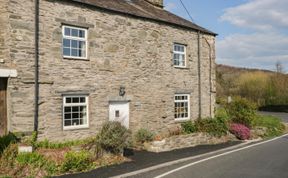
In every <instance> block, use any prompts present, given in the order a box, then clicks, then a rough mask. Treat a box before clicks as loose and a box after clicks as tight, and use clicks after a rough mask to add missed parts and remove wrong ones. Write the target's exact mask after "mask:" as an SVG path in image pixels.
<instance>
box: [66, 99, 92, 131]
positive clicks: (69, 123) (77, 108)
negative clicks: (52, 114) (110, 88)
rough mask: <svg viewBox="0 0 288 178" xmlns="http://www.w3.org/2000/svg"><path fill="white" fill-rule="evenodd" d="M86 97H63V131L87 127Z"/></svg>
mask: <svg viewBox="0 0 288 178" xmlns="http://www.w3.org/2000/svg"><path fill="white" fill-rule="evenodd" d="M88 113H89V112H88V96H87V95H67V96H63V129H64V130H69V129H78V128H88V127H89V117H88Z"/></svg>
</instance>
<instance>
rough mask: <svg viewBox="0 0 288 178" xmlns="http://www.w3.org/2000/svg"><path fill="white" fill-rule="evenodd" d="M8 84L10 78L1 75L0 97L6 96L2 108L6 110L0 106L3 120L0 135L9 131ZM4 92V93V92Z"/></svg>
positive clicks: (1, 119) (0, 117)
mask: <svg viewBox="0 0 288 178" xmlns="http://www.w3.org/2000/svg"><path fill="white" fill-rule="evenodd" d="M7 86H8V78H5V77H0V97H4V99H3V101H4V102H3V103H4V105H3V107H2V109H3V110H4V112H3V111H2V109H1V107H0V111H1V113H2V114H1V113H0V114H1V116H0V122H3V123H2V125H1V128H0V129H1V130H2V131H0V136H3V135H5V134H7V133H8V102H7ZM2 92H3V93H2Z"/></svg>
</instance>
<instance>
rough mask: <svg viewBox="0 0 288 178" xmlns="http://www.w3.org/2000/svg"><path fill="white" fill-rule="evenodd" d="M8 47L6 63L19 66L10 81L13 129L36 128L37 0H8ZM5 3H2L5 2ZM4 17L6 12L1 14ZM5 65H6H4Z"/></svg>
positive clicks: (10, 123)
mask: <svg viewBox="0 0 288 178" xmlns="http://www.w3.org/2000/svg"><path fill="white" fill-rule="evenodd" d="M6 3H7V9H8V11H7V12H8V14H7V15H6V17H5V18H7V22H8V23H7V25H8V29H7V33H6V38H7V39H8V40H7V43H6V44H5V46H6V47H7V49H9V50H8V56H6V58H5V59H4V60H5V63H4V65H5V66H6V67H7V68H9V69H17V73H18V76H17V78H9V81H8V98H7V100H8V120H9V130H10V131H14V132H18V131H23V132H26V131H32V130H33V117H34V115H33V113H34V2H33V1H32V0H28V1H23V0H20V1H18V0H17V1H14V0H13V1H12V0H11V1H6ZM1 5H2V4H1ZM1 17H2V16H1ZM1 68H2V65H1Z"/></svg>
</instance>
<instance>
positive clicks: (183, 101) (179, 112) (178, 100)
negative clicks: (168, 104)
mask: <svg viewBox="0 0 288 178" xmlns="http://www.w3.org/2000/svg"><path fill="white" fill-rule="evenodd" d="M189 98H190V95H189V94H177V95H175V97H174V106H175V113H174V118H175V120H185V119H189V118H190V99H189Z"/></svg>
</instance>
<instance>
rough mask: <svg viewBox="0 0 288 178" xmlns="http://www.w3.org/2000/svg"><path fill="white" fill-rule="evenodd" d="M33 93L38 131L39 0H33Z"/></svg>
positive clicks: (35, 128) (35, 127)
mask: <svg viewBox="0 0 288 178" xmlns="http://www.w3.org/2000/svg"><path fill="white" fill-rule="evenodd" d="M34 38H35V91H34V92H35V93H34V107H35V108H34V131H35V132H37V131H38V117H39V105H38V103H39V0H35V37H34Z"/></svg>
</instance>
